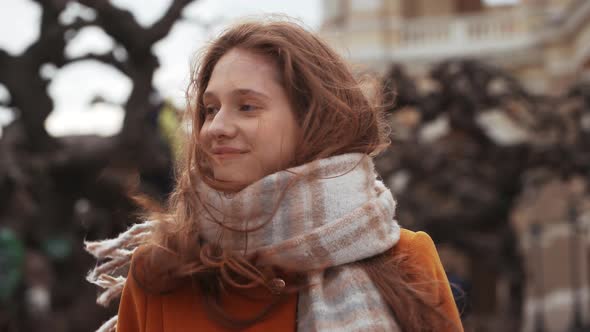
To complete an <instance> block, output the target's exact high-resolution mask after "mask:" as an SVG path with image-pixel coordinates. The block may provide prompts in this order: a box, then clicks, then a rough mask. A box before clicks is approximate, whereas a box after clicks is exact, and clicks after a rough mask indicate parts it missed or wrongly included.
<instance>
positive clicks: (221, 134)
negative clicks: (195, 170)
mask: <svg viewBox="0 0 590 332" xmlns="http://www.w3.org/2000/svg"><path fill="white" fill-rule="evenodd" d="M203 104H204V112H205V121H204V123H203V126H202V127H201V131H200V132H199V135H200V140H201V142H202V144H203V147H204V149H205V150H207V151H208V152H209V153H210V154H211V157H210V158H209V164H210V165H211V168H212V170H213V176H214V177H215V179H216V180H221V181H231V182H234V183H237V184H241V185H248V184H250V183H253V182H255V181H257V180H259V179H260V178H262V177H264V176H266V175H268V174H271V173H274V172H276V171H279V170H282V169H284V168H286V167H288V166H290V163H291V162H292V160H293V158H294V152H295V146H296V144H297V142H298V137H299V132H300V129H299V126H298V124H297V121H296V119H295V114H294V112H293V110H292V107H291V104H290V103H289V100H288V98H287V95H286V92H285V90H284V89H283V87H282V86H281V84H280V82H279V73H278V69H277V67H276V65H275V64H274V63H273V62H271V61H269V59H267V58H266V57H264V56H262V55H258V54H255V53H253V52H250V51H246V50H239V49H234V50H231V51H229V52H228V53H226V54H225V55H224V56H223V57H222V58H221V59H220V60H219V61H218V62H217V64H216V65H215V67H214V69H213V72H212V74H211V79H210V80H209V84H208V85H207V88H206V90H205V92H204V94H203Z"/></svg>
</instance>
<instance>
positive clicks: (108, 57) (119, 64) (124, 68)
mask: <svg viewBox="0 0 590 332" xmlns="http://www.w3.org/2000/svg"><path fill="white" fill-rule="evenodd" d="M85 60H96V61H98V62H102V63H104V64H107V65H110V66H113V67H115V68H116V69H117V70H119V71H120V72H121V73H123V74H125V75H129V74H130V72H129V70H130V69H129V66H128V64H127V63H126V62H124V61H119V60H117V57H116V56H115V54H114V52H107V53H102V54H98V53H88V54H84V55H81V56H78V57H74V58H69V59H65V61H64V62H63V63H62V64H61V65H62V66H64V65H67V64H71V63H74V62H79V61H85Z"/></svg>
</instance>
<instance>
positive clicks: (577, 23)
mask: <svg viewBox="0 0 590 332" xmlns="http://www.w3.org/2000/svg"><path fill="white" fill-rule="evenodd" d="M264 13H284V14H287V15H289V16H292V17H295V18H296V19H298V20H299V21H300V22H301V23H302V24H304V25H305V26H307V27H308V28H309V29H311V30H313V31H316V32H318V33H319V34H320V35H321V36H322V37H323V38H325V39H326V40H327V41H328V42H329V43H330V44H331V45H332V46H334V47H335V48H336V49H337V50H338V51H339V52H341V54H342V55H343V56H344V57H345V58H346V59H348V60H349V61H350V62H351V63H352V64H353V66H354V67H353V68H354V70H355V72H356V73H357V74H358V75H367V74H368V75H373V76H375V77H378V78H379V80H380V81H381V83H382V85H383V90H384V92H385V93H386V96H387V100H386V101H387V102H388V105H390V106H389V107H388V109H387V116H388V119H389V121H390V123H391V127H392V134H391V139H392V146H391V148H390V149H389V150H388V151H386V152H385V153H384V154H383V155H381V156H380V157H379V158H378V160H377V166H378V169H379V172H380V173H381V175H382V177H383V179H384V181H385V182H386V183H387V184H388V186H389V187H390V188H391V189H392V190H393V191H394V193H395V196H396V198H397V200H398V204H399V205H398V206H399V207H398V220H399V221H400V223H401V224H402V225H403V226H404V227H406V228H410V229H413V230H424V231H426V232H428V233H429V234H430V235H431V236H432V237H433V239H434V240H435V242H436V244H437V248H438V250H439V253H440V256H441V259H442V261H443V264H444V266H445V270H446V272H447V275H448V277H449V279H450V280H451V281H452V282H453V283H454V284H455V285H456V286H457V289H456V292H455V295H456V302H457V305H458V306H459V308H460V310H461V312H462V318H463V322H464V325H465V328H466V330H468V331H535V332H537V331H590V289H589V287H590V234H589V232H588V229H589V227H590V1H588V0H520V1H519V0H437V1H430V0H299V1H296V2H286V1H281V2H279V1H270V0H268V1H261V0H259V1H226V0H217V1H213V0H143V1H132V0H111V1H107V0H101V1H95V0H77V1H74V0H2V2H1V3H0V331H10V332H12V331H91V330H94V329H95V328H97V327H98V326H99V325H100V322H101V321H103V320H105V319H107V318H108V317H110V316H111V315H112V314H113V313H114V312H115V311H116V308H115V306H112V307H110V308H107V309H104V308H101V307H99V306H97V305H96V304H95V297H96V293H97V292H96V289H95V288H94V287H93V286H91V285H90V284H88V283H86V282H85V281H84V276H85V274H86V272H87V271H88V270H90V269H91V268H92V267H93V266H94V261H93V259H92V258H91V257H90V255H88V254H87V253H85V252H84V251H83V240H85V239H86V240H96V239H101V238H106V237H111V236H114V235H116V234H117V233H118V232H120V231H122V230H124V229H126V227H128V226H129V225H130V224H132V223H134V222H136V221H137V219H136V217H135V215H136V213H137V212H138V211H137V210H136V208H135V206H134V204H133V203H132V202H131V201H130V200H129V198H128V197H127V194H126V188H128V187H129V186H132V185H136V186H139V189H140V190H141V191H142V192H144V193H147V194H149V195H150V196H152V197H153V198H154V199H156V200H161V201H163V200H165V198H166V196H167V194H168V193H169V192H170V190H171V188H172V186H173V183H172V175H171V174H172V171H171V167H172V164H173V160H174V156H175V154H176V149H177V147H178V144H179V142H178V138H177V136H176V134H175V133H177V132H178V131H179V130H182V127H181V124H180V121H179V116H180V115H181V114H182V112H183V110H184V108H185V100H184V98H185V97H184V90H185V88H186V85H187V84H188V77H189V68H190V67H189V65H190V62H191V61H192V60H193V58H194V55H195V54H196V52H197V51H198V49H199V48H200V47H203V46H204V45H206V42H207V40H209V39H210V38H212V37H213V36H215V35H216V34H217V33H219V31H221V30H222V29H223V28H224V27H225V26H227V25H228V24H230V23H231V22H233V21H234V20H235V19H236V18H237V17H240V16H244V15H253V14H256V15H260V14H264Z"/></svg>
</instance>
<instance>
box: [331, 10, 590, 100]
mask: <svg viewBox="0 0 590 332" xmlns="http://www.w3.org/2000/svg"><path fill="white" fill-rule="evenodd" d="M323 11H324V20H323V24H322V28H321V34H322V36H323V37H324V38H326V39H327V40H329V41H330V43H331V44H332V45H333V46H335V47H336V48H337V49H339V50H340V51H341V53H342V54H344V55H345V56H346V57H347V58H348V59H349V60H350V61H351V62H353V63H358V64H362V65H366V66H367V67H368V68H370V69H373V70H377V71H380V72H382V71H384V70H385V68H386V67H387V66H388V65H389V64H390V63H391V62H397V63H402V64H404V65H405V66H406V68H408V69H409V70H410V72H411V73H413V74H416V75H420V74H421V73H423V72H424V70H425V68H426V67H427V66H428V65H429V64H432V63H436V62H438V61H440V60H443V59H448V58H466V57H468V58H476V59H483V60H485V61H488V62H491V63H493V64H496V65H498V66H500V67H502V68H505V69H507V70H509V71H510V72H511V73H513V74H514V75H516V76H517V77H518V78H519V79H521V81H522V82H523V83H524V84H525V86H526V87H527V88H529V89H530V90H531V91H533V92H537V93H553V92H555V93H558V92H561V91H562V90H563V89H564V88H565V87H567V86H568V85H569V84H571V83H572V82H574V81H576V80H579V79H580V78H581V77H582V76H588V75H589V72H590V1H587V0H521V1H520V2H516V3H515V4H514V5H502V6H490V5H486V4H485V3H484V2H483V1H481V0H437V1H430V0H324V1H323Z"/></svg>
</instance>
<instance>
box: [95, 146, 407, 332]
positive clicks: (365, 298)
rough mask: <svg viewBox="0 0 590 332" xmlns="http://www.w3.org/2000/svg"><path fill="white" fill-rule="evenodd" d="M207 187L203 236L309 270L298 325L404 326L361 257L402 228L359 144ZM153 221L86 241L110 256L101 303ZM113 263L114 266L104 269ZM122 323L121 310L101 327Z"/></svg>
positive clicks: (100, 277) (98, 272) (260, 261)
mask: <svg viewBox="0 0 590 332" xmlns="http://www.w3.org/2000/svg"><path fill="white" fill-rule="evenodd" d="M198 190H199V192H200V193H201V194H202V195H203V196H202V197H204V198H205V199H204V201H205V202H206V203H205V204H204V208H205V209H206V210H207V212H208V213H205V214H204V215H208V216H209V217H204V218H202V220H200V221H199V222H200V224H201V226H200V227H201V231H200V232H201V234H200V236H201V237H202V238H203V240H204V241H206V242H210V243H218V244H220V245H221V246H222V247H224V248H226V249H230V250H234V251H235V252H236V253H238V254H242V255H244V256H246V257H247V258H253V257H255V259H256V265H257V266H272V267H277V268H279V269H281V270H284V271H290V272H298V273H300V274H304V275H305V276H306V278H307V283H308V287H305V288H304V289H303V290H301V291H300V293H299V302H298V310H297V313H298V317H297V329H298V331H399V330H400V329H399V327H398V325H397V323H396V322H395V320H394V317H393V314H392V312H391V310H390V309H389V307H388V305H387V303H386V302H385V301H384V299H383V298H382V296H381V294H380V293H379V291H378V289H377V288H376V287H375V286H374V285H373V283H372V281H371V279H370V278H369V276H368V275H367V274H366V272H365V271H364V269H363V268H362V267H360V266H359V265H357V264H354V263H355V262H357V261H359V260H362V259H364V258H368V257H372V256H375V255H378V254H381V253H383V252H385V251H387V250H388V249H390V248H391V247H393V246H394V245H395V244H396V243H397V241H398V239H399V235H400V230H399V226H398V224H397V222H396V221H395V220H394V219H393V216H394V212H395V201H394V199H393V197H392V195H391V192H390V191H389V190H388V189H387V188H386V187H385V186H384V185H383V183H382V182H381V181H379V180H378V179H377V176H376V173H375V170H374V165H373V162H372V160H371V158H370V157H368V156H367V155H364V154H360V153H351V154H345V155H339V156H335V157H331V158H326V159H321V160H316V161H314V162H311V163H309V164H305V165H302V166H298V167H295V168H291V169H288V170H285V171H280V172H277V173H274V174H271V175H268V176H266V177H264V178H262V179H261V180H259V181H257V182H255V183H253V184H252V185H250V186H248V187H246V188H245V189H243V190H241V191H240V192H238V193H236V194H231V195H228V194H224V193H220V192H218V191H215V190H213V189H211V188H209V187H208V186H206V185H205V184H204V183H203V184H200V186H199V188H198ZM141 225H143V227H144V228H142V226H141ZM148 225H149V224H140V226H134V227H135V228H133V227H132V228H131V229H129V230H128V231H127V232H126V233H123V234H121V235H120V236H119V238H118V239H113V240H107V241H103V242H94V243H87V250H88V251H89V252H91V253H92V254H93V255H95V256H97V257H100V258H104V257H110V258H111V261H110V262H106V263H103V265H101V266H97V267H96V268H95V270H94V271H92V272H91V273H90V274H89V276H88V280H89V281H90V282H93V283H95V284H97V285H99V286H101V287H103V288H106V290H105V292H104V293H103V294H102V295H100V296H99V298H98V302H99V303H101V304H105V303H108V301H110V300H111V299H112V298H113V297H115V296H117V295H118V293H120V292H121V290H122V287H123V284H124V278H123V277H118V278H113V277H109V276H108V273H109V272H111V270H112V266H114V265H117V264H120V261H121V260H129V258H130V256H131V254H132V252H133V250H134V247H136V246H137V244H138V243H141V242H142V239H141V238H142V237H145V236H147V235H146V234H147V233H146V229H145V227H148ZM147 231H148V232H149V230H147ZM108 241H111V242H108ZM122 243H126V245H122ZM121 247H125V248H121ZM117 260H119V263H112V262H113V261H117ZM109 263H111V264H113V265H112V266H111V267H109V266H107V267H106V268H105V265H107V264H109ZM281 281H282V280H281ZM115 324H116V317H114V318H113V319H111V321H109V322H107V323H105V325H103V327H102V329H103V331H107V330H109V329H111V328H112V327H114V325H115ZM99 331H101V330H99Z"/></svg>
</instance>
